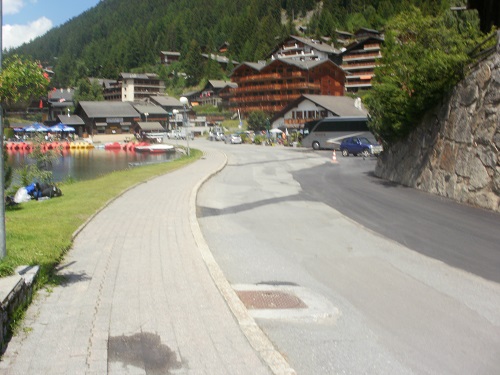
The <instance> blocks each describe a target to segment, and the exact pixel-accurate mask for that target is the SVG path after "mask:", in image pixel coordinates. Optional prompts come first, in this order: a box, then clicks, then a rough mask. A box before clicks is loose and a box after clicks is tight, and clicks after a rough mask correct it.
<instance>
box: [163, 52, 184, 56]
mask: <svg viewBox="0 0 500 375" xmlns="http://www.w3.org/2000/svg"><path fill="white" fill-rule="evenodd" d="M160 53H162V54H164V55H167V56H180V55H181V53H180V52H175V51H160Z"/></svg>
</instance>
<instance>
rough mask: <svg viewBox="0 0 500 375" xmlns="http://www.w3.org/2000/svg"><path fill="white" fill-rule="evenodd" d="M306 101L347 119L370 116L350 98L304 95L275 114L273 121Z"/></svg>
mask: <svg viewBox="0 0 500 375" xmlns="http://www.w3.org/2000/svg"><path fill="white" fill-rule="evenodd" d="M304 100H310V101H311V102H313V103H315V104H316V105H317V106H319V107H322V108H324V109H326V110H327V111H329V112H332V113H333V114H334V116H339V117H347V116H364V117H366V116H368V112H367V111H366V110H365V109H364V108H363V106H361V108H357V107H356V106H355V100H354V99H353V98H351V97H349V96H332V95H309V94H306V95H302V96H301V97H300V98H298V99H296V100H294V101H293V102H291V103H290V104H289V105H287V106H286V107H285V108H283V109H282V110H281V111H280V112H278V113H277V114H275V115H274V116H273V118H272V121H275V120H276V119H278V118H280V117H282V116H283V115H284V114H285V113H287V112H288V111H290V110H291V109H293V108H295V107H297V106H298V105H299V104H300V103H301V102H303V101H304Z"/></svg>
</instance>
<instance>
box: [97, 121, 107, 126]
mask: <svg viewBox="0 0 500 375" xmlns="http://www.w3.org/2000/svg"><path fill="white" fill-rule="evenodd" d="M106 125H108V124H107V123H106V122H96V123H95V126H106Z"/></svg>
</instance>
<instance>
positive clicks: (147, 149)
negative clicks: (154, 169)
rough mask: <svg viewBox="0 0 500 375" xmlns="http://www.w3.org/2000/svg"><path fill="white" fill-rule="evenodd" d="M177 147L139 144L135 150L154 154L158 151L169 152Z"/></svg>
mask: <svg viewBox="0 0 500 375" xmlns="http://www.w3.org/2000/svg"><path fill="white" fill-rule="evenodd" d="M174 150H175V148H174V146H172V145H157V144H153V145H148V146H137V147H136V148H135V151H137V152H150V153H153V154H157V153H162V152H169V151H174Z"/></svg>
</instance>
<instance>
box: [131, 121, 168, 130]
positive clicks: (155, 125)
mask: <svg viewBox="0 0 500 375" xmlns="http://www.w3.org/2000/svg"><path fill="white" fill-rule="evenodd" d="M137 124H139V126H140V127H141V129H142V130H144V131H165V128H163V126H161V124H160V123H159V122H156V121H153V122H138V123H137Z"/></svg>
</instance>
